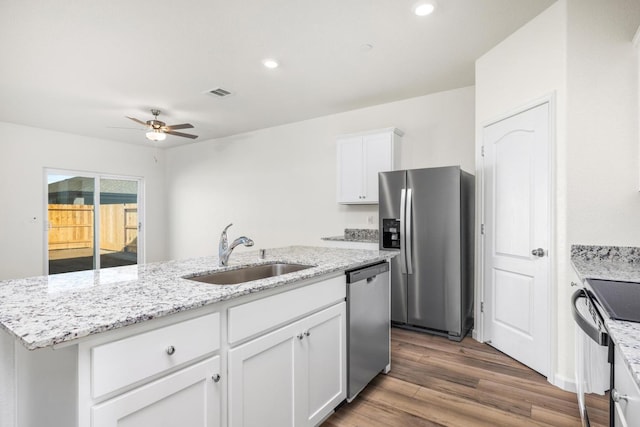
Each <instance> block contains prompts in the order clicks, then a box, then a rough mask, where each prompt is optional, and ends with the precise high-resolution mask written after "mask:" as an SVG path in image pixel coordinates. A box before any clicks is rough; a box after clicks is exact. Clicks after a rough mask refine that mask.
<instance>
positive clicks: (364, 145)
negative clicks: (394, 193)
mask: <svg viewBox="0 0 640 427" xmlns="http://www.w3.org/2000/svg"><path fill="white" fill-rule="evenodd" d="M402 135H403V132H402V131H401V130H399V129H396V128H388V129H381V130H376V131H370V132H363V133H359V134H352V135H342V136H339V137H338V138H337V153H338V189H337V200H338V203H344V204H376V203H378V172H385V171H390V170H395V169H397V168H398V162H399V160H400V159H399V155H398V151H399V146H400V139H401V137H402Z"/></svg>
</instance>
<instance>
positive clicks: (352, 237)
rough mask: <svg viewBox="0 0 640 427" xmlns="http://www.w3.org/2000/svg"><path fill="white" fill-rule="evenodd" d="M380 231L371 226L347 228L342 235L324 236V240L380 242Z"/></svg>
mask: <svg viewBox="0 0 640 427" xmlns="http://www.w3.org/2000/svg"><path fill="white" fill-rule="evenodd" d="M378 236H379V233H378V230H377V229H369V228H345V229H344V234H343V235H342V236H330V237H323V238H322V240H330V241H334V242H361V243H378V242H379V237H378Z"/></svg>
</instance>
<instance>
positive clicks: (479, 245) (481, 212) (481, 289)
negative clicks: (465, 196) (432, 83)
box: [473, 91, 558, 384]
mask: <svg viewBox="0 0 640 427" xmlns="http://www.w3.org/2000/svg"><path fill="white" fill-rule="evenodd" d="M543 104H548V105H549V147H548V153H549V155H548V159H547V160H548V162H549V177H548V178H549V184H548V186H549V187H548V189H547V191H548V194H549V212H548V215H549V216H548V219H549V230H547V232H548V236H547V237H548V239H549V289H548V291H549V292H548V296H547V304H548V309H549V315H550V318H549V324H548V331H547V333H548V336H549V354H548V355H547V357H548V366H549V372H548V375H547V381H548V382H550V383H551V384H556V378H555V374H556V366H557V355H556V352H557V333H556V330H557V328H555V326H556V325H557V323H558V309H557V308H558V307H557V302H558V297H557V292H558V291H557V290H558V286H557V284H556V280H555V279H556V277H557V260H558V257H557V254H556V253H557V248H558V243H557V242H556V240H555V239H554V238H553V236H554V233H553V230H555V229H556V225H557V215H556V213H557V211H556V179H557V177H556V163H555V160H556V148H557V141H556V140H557V109H556V92H555V91H554V92H551V93H549V94H547V95H544V96H542V97H540V98H536V99H533V100H531V101H529V102H527V103H524V104H521V105H519V106H518V107H515V108H513V109H511V110H508V111H507V112H505V113H504V114H501V115H498V116H497V117H494V118H492V119H490V120H486V121H484V122H482V123H480V126H479V127H478V128H477V135H476V141H479V144H476V165H477V167H476V194H477V195H478V196H479V197H477V200H478V203H477V204H476V218H477V219H476V230H477V237H478V238H477V240H476V254H478V256H477V257H476V263H477V264H476V278H477V279H476V280H477V282H476V284H477V285H476V292H475V307H474V310H475V316H474V317H475V319H474V324H475V325H476V326H475V328H474V331H473V337H474V338H475V339H476V340H477V341H479V342H487V343H488V342H490V341H489V340H488V337H486V336H485V323H484V313H483V312H482V311H481V309H482V308H483V305H484V296H485V293H486V283H485V280H484V273H485V268H484V267H485V260H486V257H485V253H484V248H485V238H486V237H487V235H485V234H484V232H483V228H484V226H483V225H484V223H485V206H486V202H487V201H486V199H485V197H486V195H485V192H484V188H485V162H484V153H483V146H484V129H485V128H486V127H488V126H491V125H493V124H496V123H498V122H501V121H503V120H506V119H508V118H511V117H513V116H516V115H518V114H521V113H523V112H525V111H528V110H531V109H533V108H535V107H538V106H540V105H543Z"/></svg>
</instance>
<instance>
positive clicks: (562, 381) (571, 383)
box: [549, 374, 577, 393]
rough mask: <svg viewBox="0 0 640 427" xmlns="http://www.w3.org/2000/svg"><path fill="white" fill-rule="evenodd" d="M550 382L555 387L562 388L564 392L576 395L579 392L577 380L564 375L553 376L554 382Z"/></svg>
mask: <svg viewBox="0 0 640 427" xmlns="http://www.w3.org/2000/svg"><path fill="white" fill-rule="evenodd" d="M549 382H550V383H551V384H553V385H554V386H556V387H558V388H561V389H562V390H564V391H569V392H572V393H575V392H576V390H577V388H576V381H575V379H574V378H567V377H565V376H564V375H558V374H555V375H554V376H553V381H549Z"/></svg>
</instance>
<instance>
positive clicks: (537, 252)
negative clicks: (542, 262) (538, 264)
mask: <svg viewBox="0 0 640 427" xmlns="http://www.w3.org/2000/svg"><path fill="white" fill-rule="evenodd" d="M531 255H533V256H537V257H543V256H544V249H542V248H538V249H533V250H532V251H531Z"/></svg>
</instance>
